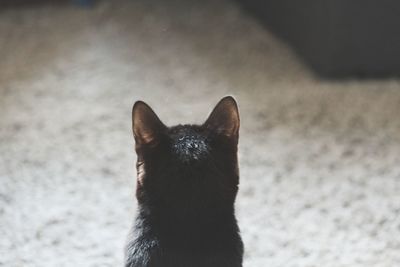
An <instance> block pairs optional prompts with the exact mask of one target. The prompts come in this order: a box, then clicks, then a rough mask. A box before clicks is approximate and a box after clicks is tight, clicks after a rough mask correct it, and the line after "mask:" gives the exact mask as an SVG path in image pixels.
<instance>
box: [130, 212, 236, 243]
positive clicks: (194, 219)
mask: <svg viewBox="0 0 400 267" xmlns="http://www.w3.org/2000/svg"><path fill="white" fill-rule="evenodd" d="M194 214H196V213H193V212H189V213H185V212H181V213H179V214H174V213H173V212H172V213H171V212H157V213H156V212H155V211H152V210H149V209H146V208H143V207H142V208H140V209H139V214H138V216H137V222H136V223H137V226H139V225H145V226H146V229H145V232H146V233H145V234H147V235H153V236H156V237H157V238H161V239H164V240H169V241H171V240H172V241H179V242H182V240H191V241H193V242H197V243H199V242H200V243H201V241H202V240H210V239H214V240H216V239H218V240H223V239H231V238H232V237H235V238H236V235H237V234H238V232H239V229H238V226H237V222H236V218H235V215H234V210H233V208H232V209H227V210H224V211H220V212H215V211H213V212H209V213H204V214H201V213H200V214H197V216H194ZM185 243H186V242H185Z"/></svg>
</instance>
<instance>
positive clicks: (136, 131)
mask: <svg viewBox="0 0 400 267" xmlns="http://www.w3.org/2000/svg"><path fill="white" fill-rule="evenodd" d="M132 128H133V135H134V137H135V141H136V144H138V145H152V144H155V143H157V141H158V140H159V138H160V136H161V135H162V133H163V132H164V131H165V129H166V126H165V125H164V124H163V123H162V122H161V120H160V119H159V118H158V117H157V115H156V113H155V112H154V111H153V110H152V109H151V108H150V107H149V106H148V105H147V104H146V103H144V102H142V101H137V102H136V103H135V105H134V106H133V109H132Z"/></svg>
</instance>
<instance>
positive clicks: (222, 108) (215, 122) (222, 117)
mask: <svg viewBox="0 0 400 267" xmlns="http://www.w3.org/2000/svg"><path fill="white" fill-rule="evenodd" d="M204 126H205V127H206V128H208V129H210V130H212V131H214V132H216V133H217V134H221V135H224V136H227V137H229V138H235V139H237V138H238V137H239V127H240V119H239V110H238V107H237V104H236V101H235V99H234V98H233V97H231V96H226V97H224V98H222V99H221V100H220V101H219V103H218V104H217V105H216V106H215V108H214V110H213V111H212V112H211V114H210V116H209V117H208V119H207V120H206V122H205V123H204Z"/></svg>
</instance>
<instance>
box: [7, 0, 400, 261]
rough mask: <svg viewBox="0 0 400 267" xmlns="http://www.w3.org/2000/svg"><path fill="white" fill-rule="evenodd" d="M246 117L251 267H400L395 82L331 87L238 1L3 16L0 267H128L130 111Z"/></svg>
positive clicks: (176, 117)
mask: <svg viewBox="0 0 400 267" xmlns="http://www.w3.org/2000/svg"><path fill="white" fill-rule="evenodd" d="M227 94H233V95H234V96H235V97H236V98H237V100H238V102H239V105H240V110H241V118H242V128H241V141H240V161H241V187H240V193H239V196H238V199H237V214H238V219H239V222H240V227H241V229H242V233H243V238H244V242H245V245H246V253H245V266H247V267H266V266H268V267H278V266H282V267H321V266H323V267H396V266H398V264H399V262H400V164H399V162H400V117H399V114H400V81H399V80H394V79H393V80H384V81H374V80H368V81H357V80H349V81H343V82H328V81H321V80H319V79H317V78H315V77H314V76H313V75H312V74H311V73H310V71H309V70H308V69H307V67H306V66H304V65H303V64H302V62H301V61H300V60H299V59H298V58H297V57H296V56H295V55H294V54H293V53H292V52H291V51H290V50H289V49H288V48H287V47H286V46H285V45H284V44H282V43H281V42H280V41H278V40H276V39H275V38H274V37H273V36H272V35H271V34H270V33H269V32H268V31H267V30H266V29H264V28H263V27H262V26H260V25H259V24H258V23H257V21H256V20H254V19H253V18H252V17H251V16H249V15H248V14H246V13H245V12H244V11H242V10H241V9H240V8H239V7H238V6H237V5H236V4H235V3H234V2H231V1H228V0H224V1H194V0H193V1H192V0H189V1H183V0H182V1H153V0H151V1H144V0H143V1H122V0H121V1H113V2H111V1H110V2H106V1H104V2H100V3H99V4H98V5H97V6H96V7H95V8H93V9H79V8H77V7H74V6H69V5H68V4H59V5H56V4H53V5H50V6H49V5H40V6H37V7H29V6H26V7H18V8H16V7H10V8H7V9H2V10H1V11H0V266H7V267H19V266H24V267H25V266H27V267H30V266H39V267H53V266H59V267H61V266H84V267H85V266H96V267H98V266H122V259H123V246H124V242H125V239H126V235H127V233H128V230H129V228H130V226H131V223H132V220H133V216H134V211H135V208H136V202H135V200H134V189H135V170H134V162H135V156H134V153H133V139H132V135H131V118H130V116H131V107H132V104H133V103H134V101H135V100H138V99H142V100H145V101H147V102H148V103H149V104H150V105H152V106H153V107H154V109H155V110H156V111H157V112H158V113H159V114H160V116H161V118H162V119H163V120H164V121H165V122H166V123H167V124H170V125H171V124H175V123H188V122H191V123H196V122H197V123H200V122H202V121H203V120H204V119H205V118H206V116H207V114H208V112H209V111H210V109H211V108H212V107H213V106H214V105H215V103H216V102H217V101H218V100H219V99H220V98H221V97H222V96H224V95H227Z"/></svg>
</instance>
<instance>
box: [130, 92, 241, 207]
mask: <svg viewBox="0 0 400 267" xmlns="http://www.w3.org/2000/svg"><path fill="white" fill-rule="evenodd" d="M132 123H133V134H134V138H135V141H136V153H137V158H138V160H137V173H138V177H137V192H136V196H137V199H138V201H139V204H143V205H147V206H148V207H150V208H155V209H157V208H158V209H161V210H167V211H168V212H169V213H170V212H171V210H172V211H173V210H174V209H176V211H177V212H181V210H182V209H187V210H190V209H193V212H195V213H196V212H199V210H201V209H207V210H209V209H213V208H215V209H217V210H218V209H221V208H222V209H223V208H224V207H232V206H233V203H234V200H235V197H236V193H237V190H238V183H239V174H238V162H237V145H238V138H239V125H240V121H239V112H238V108H237V104H236V102H235V100H234V99H233V98H232V97H230V96H228V97H225V98H223V99H222V100H221V101H220V102H219V103H218V104H217V105H216V107H215V108H214V110H213V111H212V112H211V114H210V115H209V117H208V119H207V120H206V121H205V122H204V123H203V124H201V125H177V126H173V127H167V126H165V125H164V124H163V123H162V122H161V120H160V119H159V118H158V116H157V115H156V113H155V112H154V111H153V110H152V109H151V108H150V107H149V106H148V105H147V104H145V103H144V102H142V101H138V102H136V103H135V105H134V106H133V111H132Z"/></svg>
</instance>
